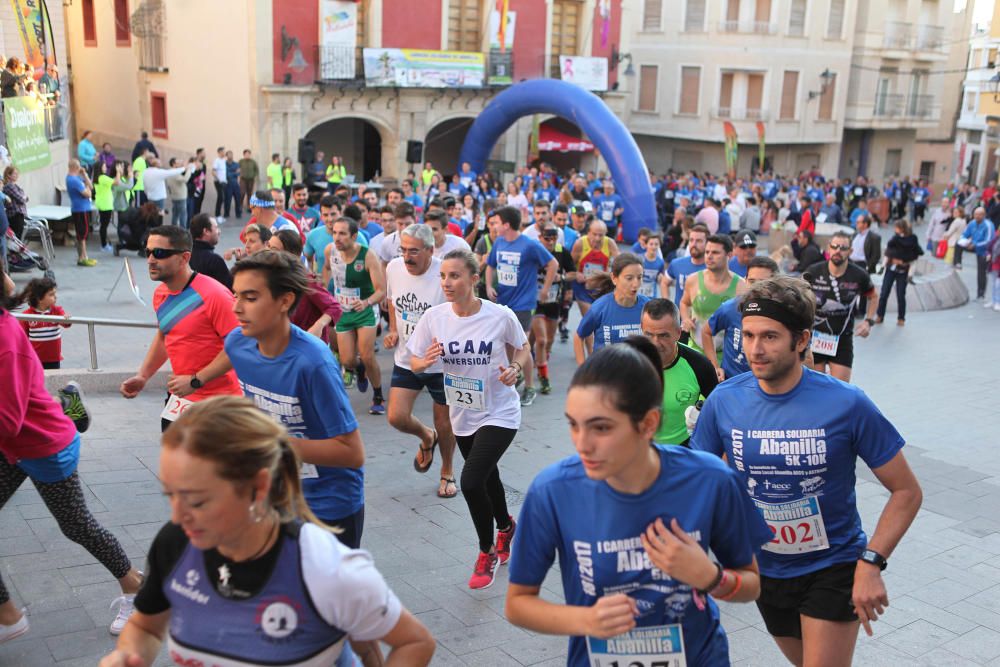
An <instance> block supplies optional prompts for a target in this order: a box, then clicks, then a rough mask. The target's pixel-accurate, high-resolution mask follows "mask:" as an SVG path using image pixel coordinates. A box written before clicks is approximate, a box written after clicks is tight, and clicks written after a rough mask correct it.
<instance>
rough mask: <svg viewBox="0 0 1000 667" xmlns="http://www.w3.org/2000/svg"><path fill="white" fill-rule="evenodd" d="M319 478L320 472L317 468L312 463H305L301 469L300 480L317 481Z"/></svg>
mask: <svg viewBox="0 0 1000 667" xmlns="http://www.w3.org/2000/svg"><path fill="white" fill-rule="evenodd" d="M317 478H319V471H318V470H316V466H315V465H314V464H312V463H303V464H302V465H301V467H299V479H317Z"/></svg>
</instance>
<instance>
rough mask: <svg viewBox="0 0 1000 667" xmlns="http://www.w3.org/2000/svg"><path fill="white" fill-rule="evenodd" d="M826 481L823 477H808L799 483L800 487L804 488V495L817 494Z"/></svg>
mask: <svg viewBox="0 0 1000 667" xmlns="http://www.w3.org/2000/svg"><path fill="white" fill-rule="evenodd" d="M825 481H826V480H825V479H823V478H822V477H807V478H805V479H804V480H802V481H801V482H799V486H800V487H802V493H803V494H807V493H816V491H818V490H819V487H821V486H823V482H825Z"/></svg>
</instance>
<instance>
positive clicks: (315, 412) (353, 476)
mask: <svg viewBox="0 0 1000 667" xmlns="http://www.w3.org/2000/svg"><path fill="white" fill-rule="evenodd" d="M225 348H226V354H227V355H229V360H230V361H231V362H232V363H233V368H234V369H235V370H236V376H237V377H238V378H239V381H240V388H241V389H242V390H243V393H244V394H245V395H246V396H247V398H250V399H251V400H253V402H254V403H256V404H257V407H258V408H260V409H261V410H263V411H264V412H266V413H268V414H269V415H271V416H272V417H273V418H274V419H275V421H278V422H280V423H282V424H284V425H285V427H286V428H287V429H288V432H289V433H290V434H291V436H292V437H293V438H307V439H309V440H323V439H326V438H334V437H336V436H338V435H344V434H345V433H350V432H351V431H354V430H356V429H357V428H358V421H357V419H355V418H354V411H353V410H352V409H351V402H350V400H348V398H347V392H345V391H344V381H343V380H342V379H341V374H340V373H341V371H340V366H339V365H338V364H337V360H336V359H335V358H334V356H333V353H332V352H330V348H329V347H327V346H326V344H325V343H323V341H322V340H320V339H319V338H317V337H316V336H312V335H310V334H307V333H306V332H305V331H303V330H302V329H300V328H299V327H297V326H295V325H294V324H293V325H292V336H291V338H290V339H289V341H288V347H287V348H285V351H284V352H282V353H281V355H280V356H278V357H275V358H274V359H272V358H270V357H265V356H264V355H263V354H261V353H260V350H258V349H257V340H256V339H254V338H250V337H249V336H244V335H243V331H242V330H241V329H240V328H239V327H237V328H235V329H233V330H232V331H231V332H229V334H227V335H226V342H225ZM334 446H335V447H336V446H339V445H334ZM300 475H301V478H302V491H303V493H304V494H305V497H306V502H307V503H308V504H309V508H310V509H311V510H312V511H313V513H314V514H316V516H318V517H319V518H321V519H326V520H330V519H343V518H345V517H348V516H350V515H351V514H354V513H355V512H357V511H358V510H360V509H361V508H362V506H363V505H364V504H365V489H364V486H365V472H364V468H360V469H354V468H333V467H329V466H318V465H312V464H309V463H303V464H302V470H301V473H300Z"/></svg>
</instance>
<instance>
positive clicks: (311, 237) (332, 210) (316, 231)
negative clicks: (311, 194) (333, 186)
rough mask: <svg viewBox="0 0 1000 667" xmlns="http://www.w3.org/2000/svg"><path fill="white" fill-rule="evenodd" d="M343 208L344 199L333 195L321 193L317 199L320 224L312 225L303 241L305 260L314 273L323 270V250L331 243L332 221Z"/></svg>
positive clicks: (324, 257) (324, 256)
mask: <svg viewBox="0 0 1000 667" xmlns="http://www.w3.org/2000/svg"><path fill="white" fill-rule="evenodd" d="M343 210H344V201H343V200H342V199H338V198H337V197H334V196H333V195H323V198H322V199H320V200H319V218H320V223H322V224H317V225H316V226H315V227H313V230H312V231H311V232H309V233H308V234H307V235H306V243H305V255H306V261H308V262H309V267H310V268H311V269H312V270H313V271H314V272H315V273H316V274H322V273H323V271H324V268H323V267H324V263H325V262H326V255H325V254H324V252H325V250H326V249H327V248H328V247H329V246H330V244H331V243H333V222H334V220H337V219H339V218H340V217H341V212H342V211H343ZM314 259H315V265H314V264H313V260H314Z"/></svg>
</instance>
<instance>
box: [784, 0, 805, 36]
mask: <svg viewBox="0 0 1000 667" xmlns="http://www.w3.org/2000/svg"><path fill="white" fill-rule="evenodd" d="M788 34H789V35H791V36H793V37H802V36H803V35H805V34H806V0H792V10H791V13H790V14H789V17H788Z"/></svg>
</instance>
